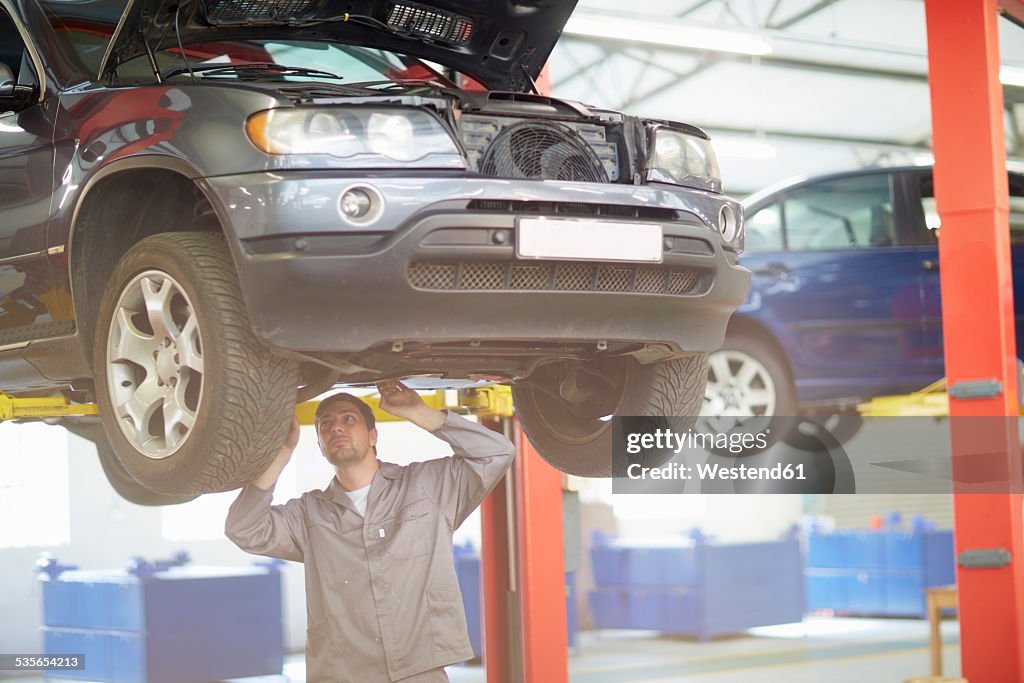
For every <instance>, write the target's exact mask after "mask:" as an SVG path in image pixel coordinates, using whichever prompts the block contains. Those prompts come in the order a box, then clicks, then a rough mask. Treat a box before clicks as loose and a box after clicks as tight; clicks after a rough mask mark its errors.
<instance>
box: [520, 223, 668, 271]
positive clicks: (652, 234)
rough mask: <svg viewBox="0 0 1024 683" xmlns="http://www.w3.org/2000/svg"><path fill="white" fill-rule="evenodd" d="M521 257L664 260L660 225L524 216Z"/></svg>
mask: <svg viewBox="0 0 1024 683" xmlns="http://www.w3.org/2000/svg"><path fill="white" fill-rule="evenodd" d="M516 253H517V254H518V255H519V257H520V258H533V259H563V260H571V261H640V262H645V263H661V260H662V234H661V226H660V225H651V224H649V223H614V222H610V221H590V220H565V219H558V218H520V219H519V229H518V240H517V242H516Z"/></svg>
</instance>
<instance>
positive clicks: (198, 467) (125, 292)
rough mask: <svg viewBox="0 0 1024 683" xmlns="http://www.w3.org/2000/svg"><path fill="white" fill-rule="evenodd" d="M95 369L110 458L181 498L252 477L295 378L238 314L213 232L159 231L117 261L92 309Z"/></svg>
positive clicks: (286, 409)
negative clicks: (95, 319) (95, 318)
mask: <svg viewBox="0 0 1024 683" xmlns="http://www.w3.org/2000/svg"><path fill="white" fill-rule="evenodd" d="M93 368H94V375H95V380H96V395H97V400H98V402H99V405H100V415H101V416H102V418H103V426H104V429H105V431H106V433H107V436H108V438H109V439H110V443H111V446H112V447H113V450H114V452H115V453H116V455H117V459H118V460H119V461H120V463H121V464H122V465H123V466H124V469H125V470H126V471H127V472H128V473H129V474H130V476H131V477H132V478H133V479H135V480H136V481H137V482H139V483H140V484H141V485H142V486H144V487H145V488H146V489H150V490H152V491H155V492H158V493H162V494H165V495H172V496H181V495H193V494H201V493H210V492H214V491H226V490H229V489H232V488H237V487H239V486H241V485H244V484H246V483H247V482H249V481H251V480H252V479H254V478H255V477H257V476H258V475H259V474H261V473H262V472H263V471H264V470H265V469H266V468H267V467H268V466H269V464H270V462H271V461H272V460H273V458H274V456H275V454H276V453H277V451H278V449H279V448H280V447H281V444H282V443H284V440H285V436H286V434H287V432H288V428H289V420H290V417H291V414H292V411H293V409H294V405H295V387H296V386H297V384H298V372H297V365H296V363H295V362H293V361H291V360H288V359H285V358H281V357H279V356H276V355H275V354H273V353H271V352H270V351H269V350H268V349H267V348H266V347H264V346H263V344H262V343H261V342H260V341H259V339H258V338H257V337H256V335H255V333H254V332H253V330H252V325H251V324H250V322H249V318H248V315H247V314H246V310H245V305H244V303H243V301H242V294H241V289H240V287H239V284H238V278H237V275H236V273H235V269H234V264H233V263H232V261H231V256H230V254H229V252H228V249H227V245H226V244H225V242H224V238H223V236H222V235H219V234H213V233H165V234H160V235H154V236H152V237H148V238H146V239H144V240H142V241H141V242H139V243H138V244H136V245H135V246H134V247H132V248H131V249H130V250H129V251H128V253H126V254H125V255H124V257H123V258H122V259H121V261H120V263H119V264H118V266H117V268H116V269H115V271H114V273H113V275H111V278H110V281H109V284H108V286H107V289H106V292H105V294H104V296H103V301H102V304H101V306H100V310H99V317H98V324H97V331H96V338H95V343H94V355H93Z"/></svg>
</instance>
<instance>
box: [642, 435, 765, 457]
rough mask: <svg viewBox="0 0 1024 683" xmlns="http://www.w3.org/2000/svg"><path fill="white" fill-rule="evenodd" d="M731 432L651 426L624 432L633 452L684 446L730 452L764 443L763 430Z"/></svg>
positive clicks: (763, 447) (740, 450) (676, 449)
mask: <svg viewBox="0 0 1024 683" xmlns="http://www.w3.org/2000/svg"><path fill="white" fill-rule="evenodd" d="M769 431H770V430H765V432H764V433H763V434H750V433H745V434H743V433H732V434H706V433H703V432H700V433H697V434H694V433H693V432H692V431H688V432H685V433H683V434H679V433H677V432H674V431H672V430H671V429H655V430H654V431H653V432H631V433H630V434H627V435H626V452H627V453H629V454H630V455H636V454H637V453H639V452H640V451H642V450H643V449H645V448H655V449H658V450H662V449H669V448H670V449H672V450H673V451H675V452H676V453H677V454H678V453H679V452H680V451H681V450H683V449H684V448H701V449H704V450H708V451H709V450H712V449H717V450H718V451H724V450H728V451H729V452H730V453H742V452H744V451H747V450H750V449H751V448H754V447H757V448H758V449H760V450H764V449H765V448H767V447H768V437H767V434H768V432H769Z"/></svg>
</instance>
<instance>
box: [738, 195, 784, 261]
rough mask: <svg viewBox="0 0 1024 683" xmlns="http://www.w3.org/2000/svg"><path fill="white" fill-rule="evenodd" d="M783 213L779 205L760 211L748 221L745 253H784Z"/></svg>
mask: <svg viewBox="0 0 1024 683" xmlns="http://www.w3.org/2000/svg"><path fill="white" fill-rule="evenodd" d="M784 247H785V244H784V242H783V239H782V212H781V211H779V205H778V204H772V205H770V206H766V207H764V208H763V209H758V210H757V211H755V212H754V213H753V214H751V215H750V217H749V218H748V219H747V225H746V234H745V236H744V245H743V249H744V251H746V252H748V253H752V252H760V251H782V249H783V248H784Z"/></svg>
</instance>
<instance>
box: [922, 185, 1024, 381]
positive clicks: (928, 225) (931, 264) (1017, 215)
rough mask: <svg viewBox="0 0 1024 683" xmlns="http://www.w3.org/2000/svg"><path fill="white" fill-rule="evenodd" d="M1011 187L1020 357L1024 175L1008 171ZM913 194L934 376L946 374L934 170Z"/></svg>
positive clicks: (1020, 353)
mask: <svg viewBox="0 0 1024 683" xmlns="http://www.w3.org/2000/svg"><path fill="white" fill-rule="evenodd" d="M1009 187H1010V254H1011V260H1012V268H1013V273H1014V278H1013V308H1014V318H1015V321H1016V325H1015V332H1016V337H1017V357H1018V358H1024V344H1022V337H1024V316H1022V314H1021V312H1022V310H1024V308H1022V305H1024V277H1020V276H1018V274H1019V273H1024V177H1022V176H1019V175H1016V174H1013V173H1011V174H1009ZM909 190H910V192H909V194H910V196H912V197H916V201H915V202H914V207H915V209H916V210H917V213H918V215H917V217H916V221H917V223H918V225H919V226H920V227H919V230H920V233H921V235H922V237H921V240H920V242H921V246H919V247H918V252H919V254H920V260H921V264H922V268H921V279H922V289H923V292H924V301H925V303H924V311H925V335H926V338H927V341H928V343H927V348H928V354H927V357H926V362H927V368H928V371H929V373H930V374H931V375H932V376H934V377H935V378H939V377H942V376H943V375H944V374H945V362H944V361H945V359H944V356H943V344H942V292H941V290H940V288H939V277H940V276H939V247H938V238H939V232H940V227H941V225H940V221H939V212H938V210H937V208H936V206H935V187H934V183H933V182H932V176H931V173H930V172H928V173H922V174H920V175H919V176H918V177H917V178H915V182H914V184H913V186H912V187H910V188H909Z"/></svg>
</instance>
